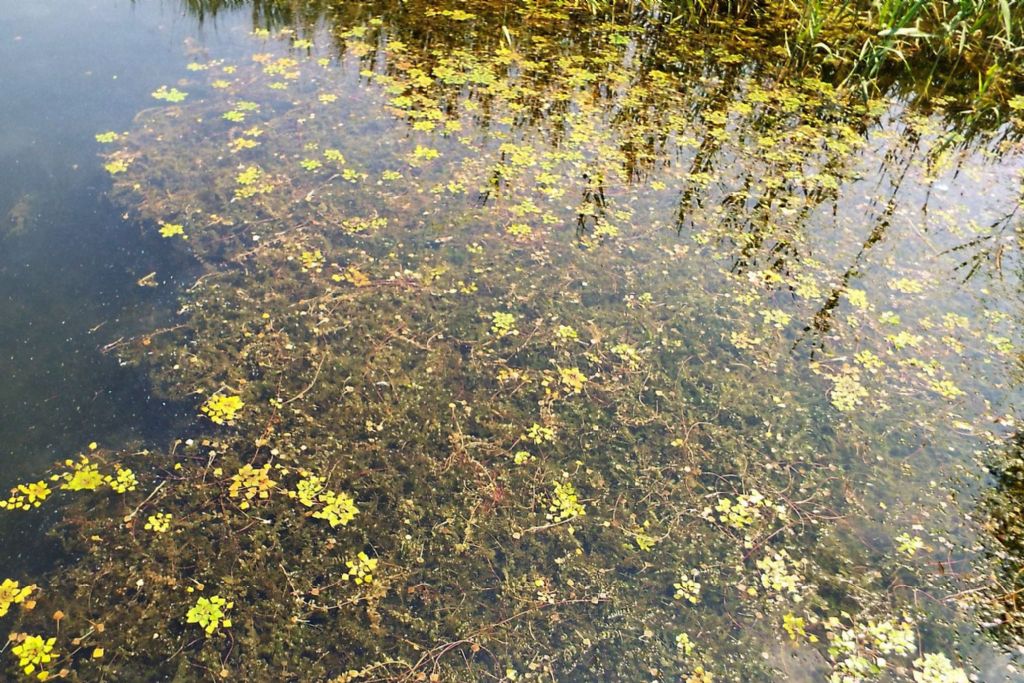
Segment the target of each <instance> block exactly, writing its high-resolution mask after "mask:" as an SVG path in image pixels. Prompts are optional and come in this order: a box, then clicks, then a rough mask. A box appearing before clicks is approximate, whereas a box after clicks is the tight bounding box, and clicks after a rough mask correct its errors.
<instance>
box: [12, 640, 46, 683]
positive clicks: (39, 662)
mask: <svg viewBox="0 0 1024 683" xmlns="http://www.w3.org/2000/svg"><path fill="white" fill-rule="evenodd" d="M55 642H57V639H56V638H47V639H46V640H43V638H42V636H29V635H26V636H25V639H24V640H22V641H21V642H20V643H18V644H17V645H15V646H14V647H13V648H11V653H12V654H13V655H14V656H15V657H17V658H18V666H19V667H21V670H22V671H24V672H25V674H26V675H29V676H31V675H32V674H33V673H35V672H36V670H37V669H38V670H39V672H38V673H36V678H38V679H39V680H41V681H45V680H46V679H47V678H49V677H50V673H49V672H48V671H47V670H46V665H47V664H49V663H50V662H51V661H53V660H54V659H56V658H57V655H55V654H54V653H53V644H54V643H55Z"/></svg>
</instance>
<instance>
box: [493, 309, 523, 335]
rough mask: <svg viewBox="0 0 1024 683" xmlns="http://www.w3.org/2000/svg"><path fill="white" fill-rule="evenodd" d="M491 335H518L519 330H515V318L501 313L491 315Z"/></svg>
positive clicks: (496, 312)
mask: <svg viewBox="0 0 1024 683" xmlns="http://www.w3.org/2000/svg"><path fill="white" fill-rule="evenodd" d="M491 334H493V335H495V336H498V337H504V336H507V335H513V336H515V335H517V334H519V330H517V329H516V317H515V316H514V315H512V314H511V313H505V312H502V311H495V312H493V313H491Z"/></svg>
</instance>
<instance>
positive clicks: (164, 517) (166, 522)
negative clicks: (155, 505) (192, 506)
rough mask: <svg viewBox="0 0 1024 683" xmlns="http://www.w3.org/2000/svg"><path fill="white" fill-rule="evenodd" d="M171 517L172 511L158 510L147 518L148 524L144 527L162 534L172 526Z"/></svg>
mask: <svg viewBox="0 0 1024 683" xmlns="http://www.w3.org/2000/svg"><path fill="white" fill-rule="evenodd" d="M171 519H172V517H171V514H170V513H167V512H158V513H156V514H155V515H150V516H149V518H148V519H146V526H145V527H144V528H145V530H146V531H152V532H153V533H157V534H162V533H164V532H166V531H167V530H168V529H170V528H171Z"/></svg>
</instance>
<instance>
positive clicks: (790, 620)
mask: <svg viewBox="0 0 1024 683" xmlns="http://www.w3.org/2000/svg"><path fill="white" fill-rule="evenodd" d="M806 626H807V622H806V621H805V620H804V618H803V617H798V616H796V615H795V614H793V613H792V612H789V613H787V614H784V615H783V616H782V628H783V629H784V630H785V631H786V633H787V634H789V639H790V640H793V641H796V640H799V639H801V638H806V639H807V642H809V643H816V642H818V636H816V635H814V634H813V633H812V634H810V635H808V634H807V629H806Z"/></svg>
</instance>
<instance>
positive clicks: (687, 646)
mask: <svg viewBox="0 0 1024 683" xmlns="http://www.w3.org/2000/svg"><path fill="white" fill-rule="evenodd" d="M676 649H678V650H679V651H680V652H682V653H683V656H684V657H689V656H690V655H691V654H693V641H692V640H690V636H688V635H687V634H685V633H680V634H679V635H677V636H676Z"/></svg>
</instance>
